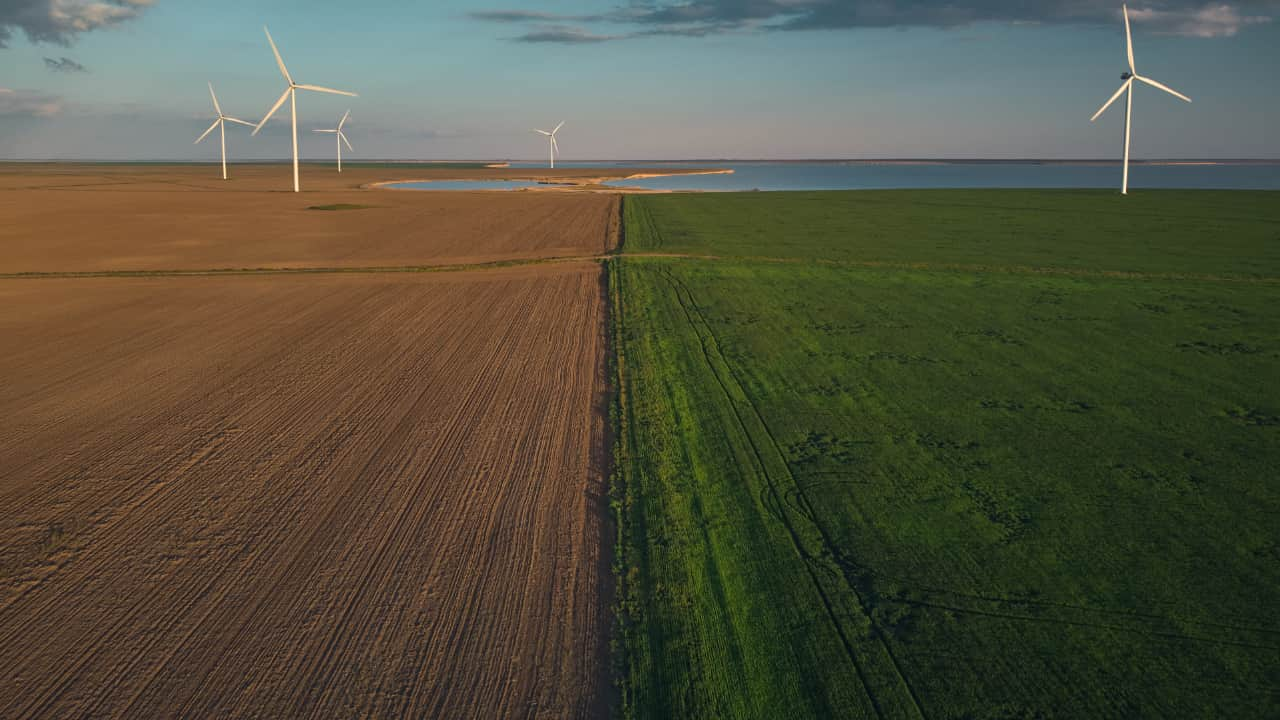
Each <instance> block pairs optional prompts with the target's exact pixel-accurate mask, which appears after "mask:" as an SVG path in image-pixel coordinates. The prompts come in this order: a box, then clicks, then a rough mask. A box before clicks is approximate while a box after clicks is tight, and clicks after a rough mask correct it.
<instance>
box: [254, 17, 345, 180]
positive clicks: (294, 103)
mask: <svg viewBox="0 0 1280 720" xmlns="http://www.w3.org/2000/svg"><path fill="white" fill-rule="evenodd" d="M262 30H263V32H265V33H266V34H267V42H269V43H271V52H272V53H273V54H274V55H275V56H276V64H277V65H279V66H280V74H281V75H283V76H284V80H285V82H287V83H289V87H287V88H285V91H284V94H283V95H281V96H280V99H279V100H277V101H276V104H275V105H272V106H271V109H270V110H268V111H267V115H266V117H264V118H262V122H260V123H258V126H257V127H256V128H254V129H253V134H254V135H257V134H258V132H259V131H261V130H262V126H263V125H266V124H267V121H268V120H270V119H271V116H272V115H275V114H276V111H277V110H279V109H280V106H281V105H283V104H284V101H285V100H288V101H289V112H290V114H291V115H292V116H293V191H294V192H299V187H298V91H299V90H310V91H312V92H322V93H329V94H331V95H346V96H348V97H358V96H357V95H356V94H355V93H353V92H346V91H345V90H334V89H332V88H327V87H320V86H319V85H302V84H300V83H296V82H294V81H293V76H291V75H290V74H289V69H288V68H286V67H285V66H284V60H283V59H282V58H281V57H280V51H279V50H278V49H276V42H275V40H272V39H271V31H270V30H267V28H266V26H263V28H262Z"/></svg>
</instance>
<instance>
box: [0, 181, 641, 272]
mask: <svg viewBox="0 0 1280 720" xmlns="http://www.w3.org/2000/svg"><path fill="white" fill-rule="evenodd" d="M52 167H55V168H56V170H57V171H56V172H52V171H48V170H47V168H46V167H45V166H27V165H6V164H0V217H3V218H4V219H5V222H3V223H0V274H9V273H30V272H77V271H80V272H83V271H89V272H102V271H124V270H178V269H186V270H191V269H197V270H211V269H243V268H316V267H344V268H350V267H387V266H409V265H413V266H418V265H452V264H466V263H485V262H495V261H501V260H510V259H530V258H547V257H573V256H582V255H588V254H595V253H600V252H603V251H605V250H607V249H608V248H609V247H610V246H611V245H612V244H613V243H616V239H617V233H618V227H617V226H618V218H619V214H618V195H616V194H608V193H594V192H566V193H556V192H507V193H498V192H470V193H449V192H411V191H405V190H369V189H365V190H362V189H360V188H359V187H358V186H359V185H360V184H361V183H365V182H372V181H375V180H376V179H379V178H380V179H384V180H385V179H387V177H388V173H395V172H399V171H398V170H385V169H384V170H378V171H375V170H358V169H357V170H348V171H345V172H343V174H342V177H343V179H342V180H341V181H338V180H335V179H333V178H336V177H337V173H333V172H330V171H327V170H325V169H323V168H306V169H305V173H304V180H305V181H306V182H307V184H306V185H305V186H304V187H307V188H312V189H309V190H308V191H307V192H303V193H293V192H279V191H273V190H270V189H269V188H280V187H291V185H290V182H291V180H290V175H289V170H288V168H287V167H286V166H247V167H245V168H236V170H237V174H236V175H235V176H234V177H235V179H233V180H229V181H227V182H226V183H223V181H221V180H218V179H217V178H218V177H219V175H218V172H219V171H218V170H217V168H215V167H211V166H210V167H204V166H171V167H154V168H153V167H150V166H136V167H129V168H125V169H121V168H120V167H119V166H103V167H96V166H72V167H61V166H52ZM431 172H440V173H441V174H445V173H443V172H442V171H431ZM491 172H495V171H489V170H474V171H465V172H464V171H455V172H454V173H453V174H454V175H457V174H468V173H469V174H471V175H485V174H488V173H491ZM416 174H423V173H416ZM330 175H332V176H333V177H330ZM348 175H350V176H351V177H350V178H348V177H347V176H348ZM242 176H246V177H242ZM344 185H345V186H348V187H345V188H344ZM334 205H347V206H351V205H355V206H359V207H356V208H349V209H339V210H313V209H310V208H317V207H326V206H334Z"/></svg>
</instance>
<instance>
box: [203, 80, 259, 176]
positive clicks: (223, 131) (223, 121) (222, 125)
mask: <svg viewBox="0 0 1280 720" xmlns="http://www.w3.org/2000/svg"><path fill="white" fill-rule="evenodd" d="M209 97H211V98H213V109H214V110H215V111H216V112H217V113H218V119H217V120H214V121H213V124H212V125H210V126H209V129H208V130H205V131H204V135H201V136H200V137H198V138H196V141H195V142H194V143H192V145H199V144H200V141H201V140H204V139H205V138H207V137H209V133H211V132H213V129H214V128H218V132H219V134H220V135H222V179H223V180H226V179H227V123H229V122H233V123H238V124H240V125H246V126H248V127H253V123H251V122H245V121H244V120H237V119H236V118H233V117H227V116H226V115H223V114H222V106H221V105H219V104H218V95H217V93H215V92H214V91H213V83H209Z"/></svg>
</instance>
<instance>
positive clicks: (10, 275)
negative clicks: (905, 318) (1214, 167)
mask: <svg viewBox="0 0 1280 720" xmlns="http://www.w3.org/2000/svg"><path fill="white" fill-rule="evenodd" d="M624 207H632V208H634V207H635V205H634V203H632V204H629V205H624ZM625 226H626V223H625V221H624V222H623V223H622V224H621V225H620V228H619V246H618V248H617V249H615V250H613V251H606V252H604V253H595V254H587V255H555V256H551V257H542V258H512V259H507V260H491V261H485V262H477V263H441V264H439V265H356V266H352V267H335V266H317V267H272V266H265V267H256V268H205V269H181V268H173V269H165V270H53V271H39V270H35V271H21V272H7V273H5V272H0V280H58V279H72V280H74V279H89V278H149V277H221V276H236V275H342V274H350V275H375V274H405V275H409V274H425V273H456V272H469V271H475V270H500V269H503V268H513V267H529V266H534V265H552V264H557V263H574V262H604V261H606V260H609V259H611V258H615V257H626V258H632V259H637V260H646V259H647V260H690V261H707V262H739V263H768V264H781V265H814V266H819V267H833V268H862V269H872V270H876V269H882V270H916V271H921V272H956V273H991V274H1003V275H1056V276H1062V277H1081V278H1105V279H1111V280H1165V281H1190V282H1222V283H1243V284H1259V285H1280V277H1269V276H1259V277H1249V276H1244V275H1208V274H1194V273H1146V272H1136V271H1134V272H1131V271H1123V270H1088V269H1076V268H1053V267H1034V266H1029V265H1027V266H1024V265H1009V266H999V265H964V264H950V263H943V264H933V263H893V262H879V261H871V260H867V261H861V260H823V259H813V258H782V257H767V256H754V255H753V256H740V257H737V256H727V255H711V254H698V253H663V252H625V251H624V249H623V243H625V241H626V239H625V230H623V229H622V228H625Z"/></svg>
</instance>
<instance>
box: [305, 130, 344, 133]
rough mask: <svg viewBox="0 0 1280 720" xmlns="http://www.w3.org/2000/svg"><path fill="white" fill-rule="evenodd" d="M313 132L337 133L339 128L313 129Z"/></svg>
mask: <svg viewBox="0 0 1280 720" xmlns="http://www.w3.org/2000/svg"><path fill="white" fill-rule="evenodd" d="M311 132H322V133H336V132H338V131H337V130H312V131H311Z"/></svg>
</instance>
